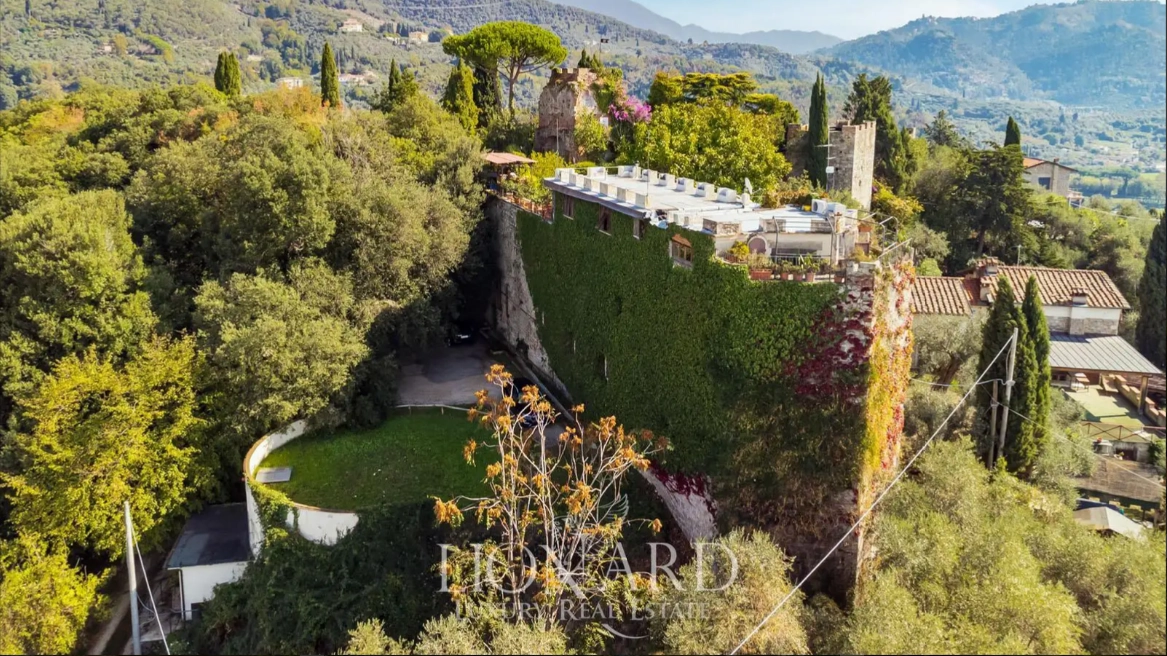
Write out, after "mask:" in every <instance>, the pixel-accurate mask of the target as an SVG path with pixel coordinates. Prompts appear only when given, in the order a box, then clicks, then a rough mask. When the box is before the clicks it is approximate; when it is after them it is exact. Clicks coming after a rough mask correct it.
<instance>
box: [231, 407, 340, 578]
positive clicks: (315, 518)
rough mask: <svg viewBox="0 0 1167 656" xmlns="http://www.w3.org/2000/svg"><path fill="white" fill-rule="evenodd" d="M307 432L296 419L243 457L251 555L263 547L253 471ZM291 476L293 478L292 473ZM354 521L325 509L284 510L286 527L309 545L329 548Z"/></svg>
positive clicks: (305, 424) (300, 506) (301, 506)
mask: <svg viewBox="0 0 1167 656" xmlns="http://www.w3.org/2000/svg"><path fill="white" fill-rule="evenodd" d="M307 429H308V422H306V421H304V420H300V421H297V422H294V423H292V424H290V425H288V427H287V428H285V429H283V430H282V431H277V432H275V433H271V434H269V435H265V436H263V437H261V438H259V440H258V441H256V443H255V444H253V445H251V450H250V451H248V452H247V455H246V456H244V458H243V475H244V478H245V480H246V483H247V490H246V493H247V525H248V539H249V540H250V542H251V553H252V554H254V555H256V556H258V555H259V552H260V549H261V547H262V546H263V524H262V523H261V522H260V518H259V505H258V504H257V503H256V502H255V495H254V494H253V493H252V492H251V486H252V485H260V483H256V482H255V472H256V470H258V469H259V466H260V464H262V463H263V461H264V459H265V458H267V456H268V454H270V453H271V452H272V451H275V450H276V449H278V448H280V447H282V446H284V445H285V444H287V443H288V442H291V441H292V440H295V439H297V438H299V437H301V436H303V435H304V433H305V432H307ZM292 475H293V476H295V475H296V474H295V472H294V471H293V472H292ZM357 519H358V517H357V514H356V513H355V512H351V511H345V510H328V509H325V508H317V507H315V506H306V505H304V504H301V503H296V502H294V501H293V502H292V508H291V509H289V510H288V518H287V526H288V528H290V529H293V530H295V531H297V532H298V533H299V534H300V535H302V536H304V537H305V538H307V539H309V540H311V541H313V542H316V543H319V544H329V545H331V544H336V541H337V540H339V539H340V538H342V537H344V536H345V535H348V532H349V531H351V530H353V528H354V527H356V525H357Z"/></svg>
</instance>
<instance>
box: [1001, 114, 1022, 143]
mask: <svg viewBox="0 0 1167 656" xmlns="http://www.w3.org/2000/svg"><path fill="white" fill-rule="evenodd" d="M1005 145H1006V146H1020V145H1021V128H1020V127H1019V126H1018V125H1017V121H1014V120H1013V117H1012V116H1010V117H1009V122H1008V123H1007V124H1006V125H1005Z"/></svg>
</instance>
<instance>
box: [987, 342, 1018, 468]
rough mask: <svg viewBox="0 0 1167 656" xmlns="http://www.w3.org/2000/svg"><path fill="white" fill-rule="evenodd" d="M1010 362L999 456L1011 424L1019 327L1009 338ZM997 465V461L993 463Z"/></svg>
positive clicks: (998, 445)
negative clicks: (1007, 428) (1011, 399)
mask: <svg viewBox="0 0 1167 656" xmlns="http://www.w3.org/2000/svg"><path fill="white" fill-rule="evenodd" d="M1009 341H1010V343H1009V364H1008V365H1007V367H1006V368H1007V373H1006V377H1005V407H1004V408H1003V409H1002V412H1001V429H1000V430H999V431H997V457H998V458H1002V457H1004V455H1005V429H1006V427H1008V426H1009V410H1010V408H1009V398H1010V397H1011V396H1012V395H1013V368H1014V366H1015V365H1016V364H1017V329H1016V328H1014V329H1013V337H1012V339H1010V340H1009ZM993 464H994V465H996V463H995V462H994V463H993Z"/></svg>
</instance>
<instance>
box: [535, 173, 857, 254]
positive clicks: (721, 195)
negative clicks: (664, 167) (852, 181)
mask: <svg viewBox="0 0 1167 656" xmlns="http://www.w3.org/2000/svg"><path fill="white" fill-rule="evenodd" d="M544 184H545V185H546V186H547V188H549V189H550V190H552V191H553V192H557V193H556V199H557V202H559V203H560V210H561V211H562V213H563V214H564V215H565V216H571V215H572V214H573V212H572V206H573V203H574V202H575V201H576V200H580V201H586V202H591V203H597V204H599V205H600V206H601V208H602V209H601V212H600V215H599V221H598V223H597V226H596V229H597V230H600V231H601V232H608V231H610V230H611V228H610V216H611V212H619V213H620V214H624V215H627V216H631V217H633V218H636V219H640V220H639V221H636V222H635V223H634V224H633V226H634V230H635V231H636V234H635V236H637V237H639V236H640V231H642V230H645V229H647V228H648V227H657V228H664V227H667V226H668V225H669V224H676V225H678V226H681V227H683V228H686V229H688V230H693V231H696V232H701V233H704V234H707V235H712V236H713V240H714V245H715V248H716V251H717V254H718V255H721V256H723V257H724V256H725V255H726V254H727V251H728V250H729V248H730V247H731V246H733V245H734V244H735V243H736V242H739V241H741V242H745V243H746V244H747V245H748V246H749V249H750V251H751V252H752V253H759V254H763V255H768V256H770V258H771V259H774V260H798V259H803V258H816V259H819V260H823V261H826V262H827V263H829V264H830V265H832V266H836V267H837V266H839V265H840V264H841V263H842V262H844V261H845V260H847V259H849V258H850V257H851V255H852V254H853V253H854V252H855V251H856V249H857V248H861V247H865V246H866V244H864V243H863V240H864V239H865V238H866V237H867V236H870V233H869V232H863V233H861V232H860V229H859V225H860V222H859V218H858V212H857V211H856V210H851V209H847V208H846V206H844V205H843V204H842V203H833V202H828V201H824V200H815V201H813V204H812V205H811V206H810V207H806V208H804V207H796V206H793V205H790V206H787V207H781V208H776V209H763V208H762V207H761V206H760V205H758V204H757V203H754V202H752V201H751V200H750V195H749V194H746V193H743V194H738V192H736V191H734V190H733V189H728V188H725V187H718V186H716V185H714V184H712V183H709V182H697V181H696V180H691V179H688V178H678V177H676V176H675V175H672V174H670V173H660V172H658V171H652V170H649V169H642V168H640V167H639V166H620V167H617V169H616V172H615V174H610V173H609V171H608V169H605V168H603V167H592V168H589V169H588V170H587V173H586V174H581V173H576V171H575V169H570V168H565V169H558V170H557V171H556V172H555V177H553V178H547V179H546V180H544ZM671 248H672V249H673V259H674V261H675V262H676V263H677V264H679V265H682V266H688V265H689V264H691V262H692V250H691V248H690V247H689V244H688V243H687V242H686V240H685V239H684V238H683V237H679V236H678V237H675V238H674V240H673V242H672V246H671Z"/></svg>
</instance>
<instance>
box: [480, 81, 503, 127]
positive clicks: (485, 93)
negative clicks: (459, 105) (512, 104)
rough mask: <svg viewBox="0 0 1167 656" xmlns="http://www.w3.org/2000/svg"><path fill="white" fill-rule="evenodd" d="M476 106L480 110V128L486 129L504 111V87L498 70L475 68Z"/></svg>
mask: <svg viewBox="0 0 1167 656" xmlns="http://www.w3.org/2000/svg"><path fill="white" fill-rule="evenodd" d="M474 106H475V107H477V108H478V127H480V128H484V127H486V126H487V124H489V123H490V121H491V119H492V118H493V117H495V116H497V115H498V112H499V111H500V110H501V109H502V86H501V85H500V84H499V81H498V69H497V68H490V69H488V68H481V67H475V68H474Z"/></svg>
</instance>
